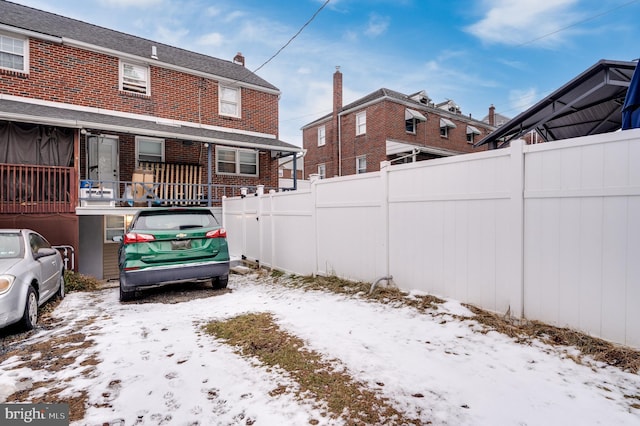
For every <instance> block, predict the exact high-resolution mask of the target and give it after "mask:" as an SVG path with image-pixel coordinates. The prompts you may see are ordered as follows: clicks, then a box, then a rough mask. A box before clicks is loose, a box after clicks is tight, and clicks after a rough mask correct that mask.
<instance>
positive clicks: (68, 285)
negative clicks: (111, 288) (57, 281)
mask: <svg viewBox="0 0 640 426" xmlns="http://www.w3.org/2000/svg"><path fill="white" fill-rule="evenodd" d="M99 285H100V281H98V280H97V279H96V278H94V277H90V276H87V275H82V274H79V273H77V272H74V271H64V288H65V291H66V292H67V293H71V292H73V291H93V290H97V289H98V287H99Z"/></svg>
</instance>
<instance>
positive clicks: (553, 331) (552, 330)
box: [272, 274, 640, 373]
mask: <svg viewBox="0 0 640 426" xmlns="http://www.w3.org/2000/svg"><path fill="white" fill-rule="evenodd" d="M272 280H273V281H275V282H281V283H282V284H284V285H288V286H294V287H299V288H304V289H309V290H320V291H331V292H333V293H338V294H345V295H354V296H358V297H361V298H364V299H368V300H374V301H376V302H380V303H387V304H389V303H392V304H399V305H403V306H411V307H414V308H416V309H418V310H419V311H420V312H425V311H427V310H433V309H434V308H436V307H437V305H438V304H441V303H444V300H442V299H439V298H437V297H435V296H430V295H425V296H412V297H407V294H406V293H404V292H402V291H400V290H399V289H397V288H395V287H384V286H382V287H379V288H378V287H377V288H376V289H375V290H374V291H373V293H372V294H369V293H370V289H371V284H370V283H364V282H352V281H347V280H343V279H340V278H337V277H333V276H330V277H311V276H305V277H284V276H282V275H276V276H275V277H274V276H273V274H272ZM464 306H466V307H467V308H468V309H469V310H470V311H471V312H473V314H474V315H475V316H474V317H473V319H474V320H476V321H477V322H478V323H480V324H482V325H483V326H484V332H488V331H489V330H495V331H497V332H500V333H503V334H505V335H507V336H509V337H512V338H514V339H515V340H516V341H517V342H519V343H522V344H531V342H532V341H533V340H534V339H538V340H540V341H542V342H544V343H546V344H549V345H554V346H556V347H562V346H566V347H575V348H576V349H578V350H579V351H580V354H581V355H579V356H573V355H571V356H569V355H568V357H569V358H571V359H573V360H574V361H575V362H576V363H579V364H586V363H587V362H588V361H587V357H589V358H591V359H593V360H595V361H597V362H602V363H605V364H607V365H610V366H612V367H617V368H620V369H621V370H624V371H628V372H631V373H638V372H640V351H637V350H635V349H632V348H629V347H625V346H621V345H616V344H613V343H611V342H607V341H605V340H602V339H599V338H596V337H592V336H589V335H587V334H585V333H581V332H578V331H575V330H571V329H569V328H562V327H554V326H552V325H548V324H544V323H541V322H538V321H524V322H519V321H516V320H514V318H511V317H509V316H505V315H498V314H495V313H492V312H488V311H485V310H482V309H480V308H477V307H475V306H473V305H468V304H465V305H464ZM461 319H464V318H461Z"/></svg>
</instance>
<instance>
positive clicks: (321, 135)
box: [318, 126, 327, 146]
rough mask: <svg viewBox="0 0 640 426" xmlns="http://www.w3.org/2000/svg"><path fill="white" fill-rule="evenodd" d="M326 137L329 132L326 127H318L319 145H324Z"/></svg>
mask: <svg viewBox="0 0 640 426" xmlns="http://www.w3.org/2000/svg"><path fill="white" fill-rule="evenodd" d="M326 137H327V133H326V129H325V127H324V126H320V127H318V146H324V144H325V143H326Z"/></svg>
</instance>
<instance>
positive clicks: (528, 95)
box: [509, 88, 539, 113]
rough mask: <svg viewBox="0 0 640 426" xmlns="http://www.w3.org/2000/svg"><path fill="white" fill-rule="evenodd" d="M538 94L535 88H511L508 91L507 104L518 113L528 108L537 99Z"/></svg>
mask: <svg viewBox="0 0 640 426" xmlns="http://www.w3.org/2000/svg"><path fill="white" fill-rule="evenodd" d="M538 97H539V94H538V92H537V90H536V89H534V88H528V89H513V90H511V91H509V106H510V107H511V109H512V110H516V111H517V112H518V113H521V112H522V111H525V110H526V109H529V108H530V107H531V106H533V105H534V104H535V103H536V102H538V101H539V99H538Z"/></svg>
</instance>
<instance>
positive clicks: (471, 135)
mask: <svg viewBox="0 0 640 426" xmlns="http://www.w3.org/2000/svg"><path fill="white" fill-rule="evenodd" d="M474 138H475V133H467V143H473V140H474Z"/></svg>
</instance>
